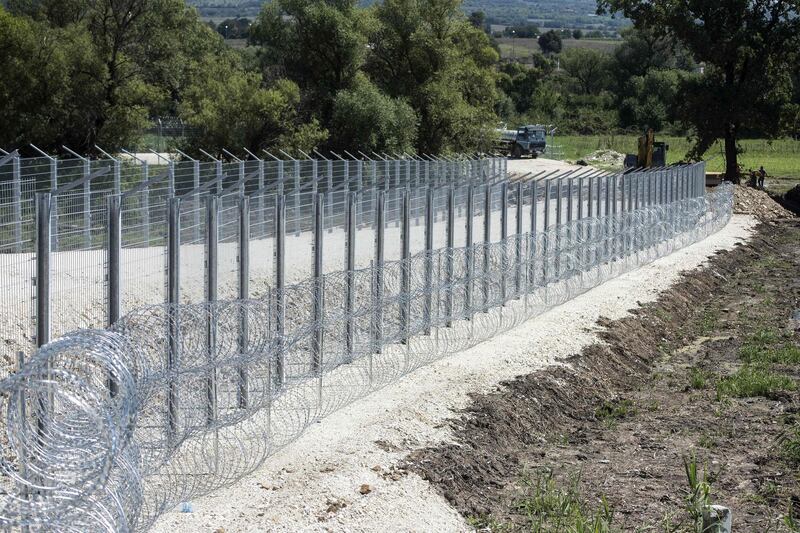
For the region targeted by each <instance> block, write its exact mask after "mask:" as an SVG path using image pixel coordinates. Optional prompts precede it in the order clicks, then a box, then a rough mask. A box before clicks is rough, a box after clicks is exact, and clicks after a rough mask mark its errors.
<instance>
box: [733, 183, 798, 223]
mask: <svg viewBox="0 0 800 533" xmlns="http://www.w3.org/2000/svg"><path fill="white" fill-rule="evenodd" d="M787 196H788V195H787ZM733 212H734V213H740V214H743V215H753V216H755V217H756V218H758V219H759V220H761V221H766V220H777V219H782V218H795V214H794V213H792V212H791V211H789V210H788V209H785V208H784V207H783V206H782V205H781V204H780V203H778V202H776V201H775V200H774V199H773V198H772V197H771V196H770V195H769V194H768V193H767V192H766V191H762V190H760V189H754V188H752V187H747V186H744V185H737V186H735V188H734V190H733Z"/></svg>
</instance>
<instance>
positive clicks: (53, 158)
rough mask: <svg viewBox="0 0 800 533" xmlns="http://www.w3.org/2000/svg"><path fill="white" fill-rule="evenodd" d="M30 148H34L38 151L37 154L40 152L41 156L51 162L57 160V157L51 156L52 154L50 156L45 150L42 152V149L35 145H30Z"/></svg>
mask: <svg viewBox="0 0 800 533" xmlns="http://www.w3.org/2000/svg"><path fill="white" fill-rule="evenodd" d="M30 147H31V148H33V149H34V150H36V151H37V152H39V153H40V154H42V155H43V156H44V157H46V158H47V159H49V160H50V161H55V160H56V158H55V157H53V156H51V155H50V154H48V153H47V152H45V151H44V150H42V149H41V148H39V147H38V146H36V145H35V144H33V143H30Z"/></svg>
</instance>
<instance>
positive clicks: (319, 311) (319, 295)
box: [295, 193, 325, 376]
mask: <svg viewBox="0 0 800 533" xmlns="http://www.w3.org/2000/svg"><path fill="white" fill-rule="evenodd" d="M295 194H296V193H295ZM324 220H325V196H324V195H322V194H318V195H317V196H315V197H314V301H313V303H312V305H313V320H314V322H313V323H314V340H313V342H312V344H311V371H312V372H313V373H314V375H316V376H319V375H321V373H322V364H323V361H322V353H323V342H324V333H325V330H324V324H323V319H324V316H325V299H324V298H325V287H324V282H325V279H324V276H323V270H322V253H323V247H322V243H323V238H324V233H325V227H324Z"/></svg>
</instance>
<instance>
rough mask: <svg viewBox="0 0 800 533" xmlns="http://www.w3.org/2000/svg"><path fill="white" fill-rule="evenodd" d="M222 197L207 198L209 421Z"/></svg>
mask: <svg viewBox="0 0 800 533" xmlns="http://www.w3.org/2000/svg"><path fill="white" fill-rule="evenodd" d="M218 218H219V197H218V196H216V195H213V194H211V195H209V196H208V197H207V198H206V305H207V306H208V309H207V322H206V350H207V351H206V357H207V358H208V364H209V365H210V366H211V367H212V370H210V371H209V374H208V377H207V378H206V422H207V424H208V425H212V424H213V423H214V421H215V420H216V419H217V371H216V368H215V366H214V362H215V360H216V358H217V312H218V311H217V296H218V283H219V277H218V273H219V220H218Z"/></svg>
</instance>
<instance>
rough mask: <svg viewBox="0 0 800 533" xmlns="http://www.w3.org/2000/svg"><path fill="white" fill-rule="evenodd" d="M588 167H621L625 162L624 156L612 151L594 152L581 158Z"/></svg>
mask: <svg viewBox="0 0 800 533" xmlns="http://www.w3.org/2000/svg"><path fill="white" fill-rule="evenodd" d="M583 161H586V162H587V163H588V164H590V165H609V166H610V165H613V166H619V167H621V166H622V164H623V163H624V162H625V154H621V153H619V152H615V151H614V150H595V151H594V152H592V153H591V154H589V155H587V156H586V157H584V158H583Z"/></svg>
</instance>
